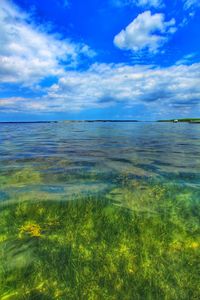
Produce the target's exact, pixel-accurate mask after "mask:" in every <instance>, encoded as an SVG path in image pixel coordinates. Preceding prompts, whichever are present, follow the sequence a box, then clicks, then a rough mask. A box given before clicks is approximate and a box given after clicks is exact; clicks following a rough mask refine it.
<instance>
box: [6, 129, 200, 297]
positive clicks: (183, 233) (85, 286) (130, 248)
mask: <svg viewBox="0 0 200 300" xmlns="http://www.w3.org/2000/svg"><path fill="white" fill-rule="evenodd" d="M98 134H99V133H98ZM27 138H28V137H27ZM55 147H56V146H55ZM85 147H86V146H85ZM87 147H88V146H87ZM83 148H84V147H83ZM59 149H60V150H59V151H61V153H60V154H59V155H60V156H61V158H62V159H60V160H59V159H58V156H59V155H58V153H57V151H58V150H57V148H55V151H56V155H55V159H54V156H49V157H48V156H45V157H44V159H42V158H38V157H37V156H35V155H34V156H32V157H31V158H27V159H25V158H24V156H25V155H24V154H23V156H22V158H20V157H19V158H18V159H15V160H14V161H12V160H11V161H10V162H8V160H7V161H6V163H5V164H4V163H3V162H4V161H2V169H1V174H0V196H1V202H0V299H1V300H32V299H37V300H40V299H41V300H43V299H44V300H45V299H49V300H51V299H56V300H65V299H66V300H68V299H86V300H88V299H92V300H93V299H95V300H96V299H97V300H98V299H109V300H111V299H113V300H116V299H127V300H129V299H130V300H132V299H133V300H134V299H142V300H143V299H152V300H155V299H159V300H160V299H170V300H171V299H173V300H174V299H175V300H176V299H177V300H179V299H183V300H184V299H185V300H186V299H199V297H200V287H199V274H200V265H199V256H200V226H199V220H200V204H199V199H200V190H199V188H198V182H199V177H198V174H197V173H187V174H184V173H181V172H178V171H177V170H178V169H176V172H172V171H171V172H172V173H167V176H169V178H168V177H165V176H164V177H163V176H161V175H160V174H161V173H158V172H160V169H158V170H159V171H157V170H156V168H155V167H154V168H153V167H152V157H153V155H154V154H151V158H150V159H149V158H148V155H146V162H145V163H146V165H143V166H142V165H141V164H140V165H137V166H136V165H135V164H134V163H133V160H134V155H133V157H132V158H128V157H127V153H128V156H129V155H130V154H129V151H130V150H128V151H125V154H124V155H125V156H126V159H125V158H124V159H122V158H120V159H119V161H117V160H116V163H115V164H113V156H114V154H113V156H112V158H109V156H110V152H109V151H110V150H109V149H108V152H104V153H102V154H101V155H102V159H100V161H101V167H100V165H99V155H100V154H99V153H100V152H99V151H100V150H98V151H97V156H96V157H95V155H94V153H93V154H92V156H91V155H90V154H91V153H90V151H89V150H88V151H89V153H87V161H86V162H85V161H84V156H77V155H74V154H71V156H70V154H68V155H66V153H64V154H63V155H62V151H65V150H63V148H62V147H60V148H59ZM92 149H93V148H92ZM125 150H126V149H125ZM143 150H144V149H143ZM105 151H107V150H105ZM120 151H122V150H120ZM70 153H71V152H70ZM120 153H121V152H120ZM15 155H16V156H17V154H15ZM20 155H21V154H20ZM85 155H86V153H85ZM63 156H66V158H64V157H63ZM115 156H117V154H115ZM78 157H79V160H78ZM103 158H104V160H103ZM115 159H116V158H115ZM148 159H149V164H148ZM168 159H169V158H168V157H166V160H168ZM138 161H139V160H138ZM94 162H95V163H94ZM103 162H104V163H103ZM13 166H15V168H13ZM146 166H149V168H147V167H146ZM153 166H154V165H153ZM197 166H198V165H197ZM169 167H170V166H169V165H168V168H169ZM160 168H164V166H163V164H160ZM140 169H141V172H140V171H139V170H140ZM156 172H157V173H156ZM162 174H163V173H162ZM186 176H187V177H186ZM181 178H182V181H181V180H180V179H181ZM184 182H186V183H187V184H185V183H184Z"/></svg>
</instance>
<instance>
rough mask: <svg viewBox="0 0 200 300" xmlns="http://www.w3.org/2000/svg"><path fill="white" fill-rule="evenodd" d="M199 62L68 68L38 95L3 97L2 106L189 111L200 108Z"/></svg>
mask: <svg viewBox="0 0 200 300" xmlns="http://www.w3.org/2000/svg"><path fill="white" fill-rule="evenodd" d="M199 99H200V63H197V64H193V65H191V66H186V65H179V66H173V67H167V68H158V67H153V66H127V65H123V64H93V65H92V66H91V67H90V68H89V69H88V70H87V71H83V72H80V71H68V72H66V73H65V75H64V76H62V77H60V79H59V80H58V83H57V84H54V85H52V86H51V87H50V88H49V89H48V90H47V93H46V95H44V96H42V97H38V98H37V99H26V98H23V99H22V98H10V99H1V100H0V107H3V108H4V109H5V107H6V108H7V109H9V110H10V111H24V112H26V111H31V112H35V113H46V112H49V113H52V112H63V111H65V112H69V111H81V110H86V109H91V108H98V109H101V108H105V107H113V106H115V105H117V104H121V105H122V107H126V108H128V109H130V110H132V109H134V107H135V106H136V105H140V104H142V105H146V106H147V107H148V108H149V109H152V110H153V111H154V112H155V111H157V113H158V115H159V114H160V112H163V113H165V112H166V111H170V110H172V111H173V112H174V111H176V110H177V111H178V112H179V113H182V112H184V113H187V112H188V111H190V110H191V109H194V108H195V109H199V105H200V103H199Z"/></svg>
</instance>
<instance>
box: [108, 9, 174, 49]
mask: <svg viewBox="0 0 200 300" xmlns="http://www.w3.org/2000/svg"><path fill="white" fill-rule="evenodd" d="M175 31H176V28H175V19H171V20H170V21H167V22H166V21H165V16H164V14H160V13H159V14H151V12H150V11H145V12H144V13H142V14H139V15H138V16H137V18H135V19H134V20H133V21H132V22H131V23H130V24H129V25H128V26H127V27H126V28H125V29H123V30H122V31H121V32H120V33H118V34H117V35H116V36H115V38H114V44H115V45H116V46H117V47H118V48H120V49H124V50H132V51H141V50H145V49H146V50H148V51H150V52H152V53H156V52H157V51H158V49H159V48H160V47H162V46H163V44H165V43H166V42H167V41H168V38H169V36H170V35H171V34H173V33H174V32H175Z"/></svg>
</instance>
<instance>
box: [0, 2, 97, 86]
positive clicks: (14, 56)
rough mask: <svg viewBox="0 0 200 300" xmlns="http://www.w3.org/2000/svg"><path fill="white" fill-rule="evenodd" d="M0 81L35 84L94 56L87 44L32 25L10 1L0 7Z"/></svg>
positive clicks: (27, 16)
mask: <svg viewBox="0 0 200 300" xmlns="http://www.w3.org/2000/svg"><path fill="white" fill-rule="evenodd" d="M0 44H1V47H0V81H1V82H15V83H17V82H21V83H23V84H27V85H29V84H33V83H34V82H37V81H39V80H41V79H42V78H44V77H46V76H47V74H48V76H59V75H61V74H62V73H63V64H64V65H65V67H66V66H68V67H70V66H74V65H76V64H78V62H79V59H80V57H81V56H92V55H93V54H94V53H93V52H92V50H91V49H89V47H88V46H87V45H84V44H82V43H80V44H77V43H73V42H71V41H70V40H67V39H61V38H58V37H57V36H56V35H53V34H50V33H48V32H47V31H46V30H45V28H44V27H37V26H36V25H34V24H32V23H31V18H30V16H29V15H27V14H25V13H24V12H22V11H21V10H20V9H19V8H18V7H17V6H14V5H13V4H12V5H11V3H10V2H9V1H5V0H1V4H0Z"/></svg>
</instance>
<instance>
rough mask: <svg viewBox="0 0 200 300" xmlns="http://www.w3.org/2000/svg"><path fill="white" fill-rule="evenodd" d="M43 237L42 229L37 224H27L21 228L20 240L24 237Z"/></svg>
mask: <svg viewBox="0 0 200 300" xmlns="http://www.w3.org/2000/svg"><path fill="white" fill-rule="evenodd" d="M26 235H28V236H31V237H41V235H42V232H41V227H40V225H39V224H36V223H27V224H25V225H23V226H21V227H20V228H19V238H22V237H23V236H26Z"/></svg>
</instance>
